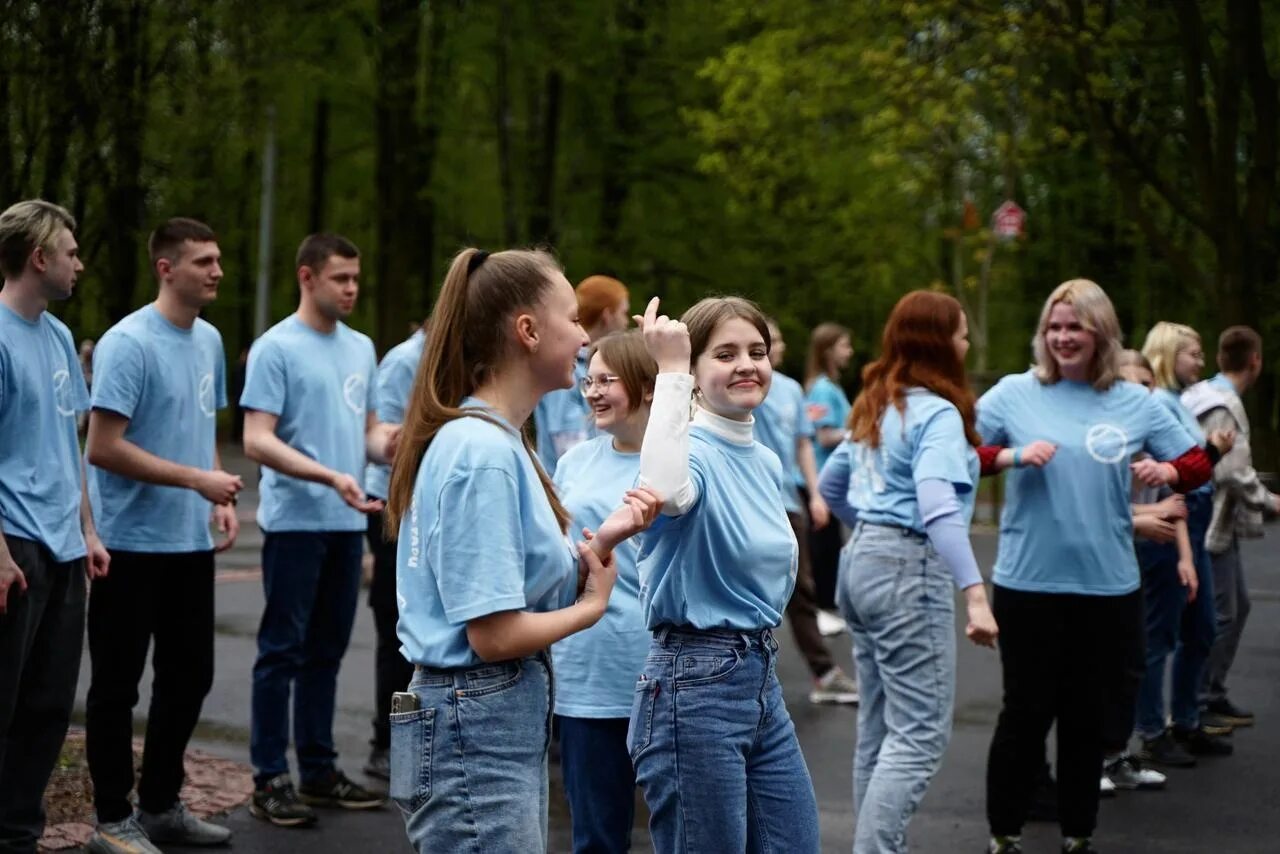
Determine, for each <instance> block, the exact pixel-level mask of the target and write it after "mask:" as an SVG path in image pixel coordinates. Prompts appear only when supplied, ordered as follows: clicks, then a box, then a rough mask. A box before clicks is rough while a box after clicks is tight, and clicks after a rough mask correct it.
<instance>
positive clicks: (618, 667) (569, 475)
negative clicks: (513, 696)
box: [551, 435, 652, 718]
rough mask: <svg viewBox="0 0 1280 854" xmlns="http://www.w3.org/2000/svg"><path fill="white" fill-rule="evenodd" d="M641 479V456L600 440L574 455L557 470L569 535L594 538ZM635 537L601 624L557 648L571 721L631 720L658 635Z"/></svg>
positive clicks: (562, 711)
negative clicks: (644, 600) (644, 595)
mask: <svg viewBox="0 0 1280 854" xmlns="http://www.w3.org/2000/svg"><path fill="white" fill-rule="evenodd" d="M639 475H640V453H639V452H636V453H633V454H624V453H620V452H619V451H616V450H614V447H613V437H612V436H608V435H601V436H597V437H596V438H594V439H590V440H588V441H586V442H583V443H582V444H580V445H576V446H574V447H573V448H570V449H569V452H568V453H566V454H565V455H564V456H563V457H561V458H560V462H559V463H558V464H557V465H556V491H557V492H559V494H560V500H561V501H563V502H564V506H565V509H567V510H568V511H569V512H570V514H572V516H573V522H572V523H570V526H569V530H571V531H575V532H577V531H581V530H582V529H583V528H584V527H585V528H589V529H591V530H592V531H597V530H599V529H600V524H601V523H602V522H603V521H604V520H605V519H606V518H607V517H608V516H609V514H610V513H612V512H613V511H614V510H616V509H617V508H618V507H619V505H621V504H622V498H623V495H624V493H626V491H627V490H628V489H631V488H632V487H633V486H635V484H636V479H637V478H638V477H639ZM639 553H640V547H639V546H638V545H637V544H636V542H635V538H634V537H633V538H631V539H629V540H624V541H623V542H622V543H621V544H619V545H618V546H617V547H616V548H614V550H613V558H614V565H615V566H616V567H617V570H618V580H617V582H616V583H615V584H614V586H613V593H612V594H610V596H609V608H608V610H607V611H605V615H604V617H602V618H601V620H600V622H598V623H596V624H595V625H594V626H592V627H591V628H589V629H587V630H585V631H581V632H578V633H577V634H574V635H569V637H567V638H565V639H564V640H562V641H560V642H558V643H556V644H555V645H554V646H552V647H551V653H552V656H553V658H554V663H555V669H556V714H557V715H566V716H568V717H572V718H625V717H628V716H629V715H630V714H631V701H632V700H633V699H635V687H636V677H637V675H638V674H639V673H640V670H641V668H642V667H643V666H644V659H645V656H646V655H648V651H649V642H650V640H651V639H652V636H651V635H650V633H649V630H648V629H647V628H645V624H644V612H643V610H642V609H641V607H640V575H639V571H638V570H637V569H636V557H637V556H638V555H639Z"/></svg>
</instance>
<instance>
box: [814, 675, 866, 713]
mask: <svg viewBox="0 0 1280 854" xmlns="http://www.w3.org/2000/svg"><path fill="white" fill-rule="evenodd" d="M809 702H810V703H816V704H819V705H821V704H825V703H847V704H856V703H857V702H858V683H857V682H854V681H853V680H852V679H850V678H849V675H848V674H847V673H845V672H844V671H843V670H841V669H840V668H839V667H833V668H831V669H830V670H829V671H827V674H826V675H825V676H823V677H822V678H820V679H815V680H814V681H813V690H812V691H810V692H809Z"/></svg>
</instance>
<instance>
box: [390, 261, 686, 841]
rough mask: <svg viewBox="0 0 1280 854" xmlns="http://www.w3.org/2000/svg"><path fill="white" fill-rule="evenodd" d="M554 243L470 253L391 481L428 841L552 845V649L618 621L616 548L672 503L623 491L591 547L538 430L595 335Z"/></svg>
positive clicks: (432, 334) (409, 802) (439, 308)
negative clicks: (579, 536) (582, 318)
mask: <svg viewBox="0 0 1280 854" xmlns="http://www.w3.org/2000/svg"><path fill="white" fill-rule="evenodd" d="M586 343H587V342H586V333H585V332H584V331H583V329H582V326H581V325H580V324H579V322H578V304H577V300H576V299H575V298H574V293H573V289H572V288H571V287H570V285H569V283H568V281H566V280H565V277H564V273H563V272H562V271H561V269H560V266H559V265H558V264H557V263H556V261H555V259H554V258H552V257H551V256H550V255H549V254H547V253H545V252H527V251H506V252H497V253H494V254H492V255H490V254H488V253H486V252H482V251H480V250H476V249H465V250H463V251H462V252H460V253H459V254H458V255H457V256H456V257H455V258H454V260H453V263H452V265H451V266H450V268H449V272H448V275H447V276H446V277H445V281H444V286H443V288H442V289H441V292H440V298H439V300H438V302H437V303H436V307H435V311H434V312H433V313H432V316H431V320H430V323H429V325H428V330H427V340H426V347H425V350H424V352H423V359H422V364H421V366H420V368H419V370H418V375H417V377H416V378H415V380H414V386H413V391H412V393H411V396H410V400H409V405H408V406H407V407H406V409H405V412H404V421H403V433H402V435H401V440H400V448H399V451H398V454H397V456H396V461H395V465H394V467H393V468H392V473H391V484H390V488H389V490H388V492H389V493H390V494H389V495H388V504H387V525H388V530H398V532H399V537H398V540H399V542H398V545H397V554H396V590H397V595H398V601H399V606H400V620H399V624H398V627H397V631H398V634H399V636H400V640H401V642H402V647H401V651H402V652H403V653H404V656H405V658H407V659H408V660H409V661H411V662H413V664H414V665H415V673H414V677H413V681H412V682H411V683H410V684H409V688H408V691H407V692H404V693H400V694H397V695H396V697H395V698H394V699H393V703H392V714H391V787H390V793H391V797H392V798H393V799H394V800H395V801H396V803H397V804H398V805H399V807H400V809H401V812H402V813H403V814H404V819H405V826H406V830H407V832H408V836H409V841H410V842H411V843H412V844H413V846H414V847H415V848H416V849H417V850H418V851H420V852H426V851H451V852H452V851H471V852H477V854H478V853H479V852H486V854H487V852H492V851H521V852H524V851H545V850H546V845H547V762H546V760H547V746H548V743H549V740H550V734H551V727H550V723H551V711H552V697H553V692H552V678H551V667H550V661H549V658H548V655H547V648H548V647H549V646H550V645H551V644H553V643H555V642H556V641H559V640H562V639H563V638H565V637H567V636H568V635H571V634H573V633H574V632H578V631H581V630H583V629H585V628H588V627H589V626H592V625H594V624H595V623H596V622H598V621H599V620H600V619H601V617H603V616H604V613H605V610H606V606H607V604H608V601H609V594H610V591H611V589H612V587H613V583H614V577H615V571H614V567H613V560H612V558H611V557H610V552H611V550H612V549H613V548H615V547H616V546H617V545H618V544H619V543H621V542H622V541H623V540H625V539H626V538H627V537H630V536H631V535H633V534H635V533H637V532H638V531H640V530H642V529H643V528H645V527H646V526H647V525H648V523H649V522H650V521H652V519H653V518H654V517H655V516H656V515H657V510H658V507H659V505H660V503H661V502H660V499H659V498H658V497H657V496H656V495H655V494H653V493H652V492H650V491H649V490H645V489H631V490H626V491H625V492H619V493H618V495H617V496H616V500H617V501H618V502H620V504H621V506H620V507H618V509H617V510H616V511H615V512H614V513H612V514H611V515H609V516H608V517H607V518H605V519H604V520H603V521H602V523H601V524H600V527H599V528H598V529H596V531H595V532H594V533H592V532H586V533H585V534H584V536H586V537H587V538H588V539H589V543H586V542H581V543H578V544H577V545H576V546H575V545H573V544H572V543H571V542H570V540H569V538H568V536H566V532H567V529H568V523H569V514H568V513H567V512H566V510H565V508H564V506H563V504H561V502H560V500H559V498H558V497H557V495H556V492H555V489H554V487H553V485H552V483H551V480H550V478H548V477H547V475H546V472H545V471H544V470H543V469H542V467H541V466H540V465H539V464H538V463H537V462H536V461H535V459H534V454H533V450H532V448H531V447H530V446H529V444H528V443H527V442H526V441H525V439H524V438H523V436H522V433H521V430H522V428H523V427H524V425H525V422H527V421H528V419H529V417H530V415H531V414H532V412H533V409H534V406H535V405H536V404H537V402H538V399H539V398H540V397H541V396H542V395H543V394H545V393H546V392H548V391H552V390H554V389H562V388H568V387H569V386H571V385H572V384H573V382H574V365H575V362H576V359H577V355H578V351H579V349H580V348H582V347H583V346H584V345H585V344H586Z"/></svg>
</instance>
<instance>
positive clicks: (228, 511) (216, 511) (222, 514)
mask: <svg viewBox="0 0 1280 854" xmlns="http://www.w3.org/2000/svg"><path fill="white" fill-rule="evenodd" d="M213 526H214V527H215V528H217V529H218V533H220V534H222V535H223V538H222V542H220V543H218V544H217V545H216V546H214V547H213V550H214V552H215V553H217V552H225V551H226V550H227V549H229V548H231V547H232V546H234V545H235V544H236V537H237V536H238V535H239V534H240V520H239V519H238V518H236V508H235V505H234V504H219V505H217V506H216V507H214V508H213Z"/></svg>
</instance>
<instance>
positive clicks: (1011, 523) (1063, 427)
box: [978, 371, 1196, 596]
mask: <svg viewBox="0 0 1280 854" xmlns="http://www.w3.org/2000/svg"><path fill="white" fill-rule="evenodd" d="M978 433H979V434H980V435H981V436H982V439H983V442H985V443H986V444H990V445H1004V446H1008V447H1022V446H1024V445H1026V444H1027V443H1029V442H1033V441H1035V440H1037V439H1044V440H1046V441H1049V442H1052V443H1053V444H1055V445H1056V446H1057V452H1056V453H1055V454H1054V456H1053V459H1052V460H1050V461H1049V463H1048V464H1047V465H1045V466H1044V467H1043V468H1036V467H1034V466H1026V467H1023V468H1017V469H1010V470H1009V471H1008V473H1007V480H1006V486H1007V490H1006V493H1005V501H1004V510H1003V511H1002V512H1001V515H1000V544H999V548H998V551H997V554H996V566H995V575H994V580H995V583H996V584H999V585H1001V586H1003V587H1009V588H1012V589H1014V590H1024V591H1029V592H1033V593H1083V594H1091V595H1102V596H1118V595H1122V594H1125V593H1130V592H1132V591H1133V590H1136V589H1137V587H1138V584H1139V576H1138V565H1137V562H1136V560H1135V558H1134V554H1133V520H1132V517H1131V515H1130V510H1129V488H1130V485H1131V480H1132V478H1131V472H1130V470H1129V463H1130V461H1131V460H1132V459H1133V455H1134V454H1136V453H1138V452H1139V451H1146V452H1148V453H1150V454H1151V455H1152V456H1153V457H1155V458H1156V459H1158V460H1172V459H1175V458H1177V457H1179V456H1181V455H1182V454H1185V453H1186V452H1187V451H1190V450H1191V449H1192V448H1194V447H1195V444H1196V442H1195V439H1194V438H1193V437H1192V436H1191V434H1189V433H1188V432H1187V431H1186V430H1184V429H1183V428H1182V426H1181V425H1180V424H1178V421H1177V419H1175V418H1174V417H1173V416H1172V415H1170V414H1169V411H1168V410H1167V409H1165V408H1164V407H1163V406H1161V405H1160V404H1159V403H1157V402H1156V401H1155V399H1154V398H1153V397H1152V395H1151V394H1149V393H1148V392H1147V390H1146V389H1145V388H1143V387H1142V386H1140V385H1135V384H1134V383H1127V382H1117V383H1115V384H1114V385H1113V386H1112V387H1111V388H1109V389H1107V390H1106V391H1103V392H1099V391H1097V390H1095V389H1094V388H1093V387H1092V386H1090V385H1088V384H1086V383H1078V382H1070V381H1068V380H1060V381H1058V382H1056V383H1053V384H1050V385H1045V384H1043V383H1041V382H1040V381H1039V380H1038V379H1036V377H1035V375H1034V374H1033V373H1032V372H1031V371H1027V372H1026V373H1022V374H1015V375H1013V376H1007V377H1005V378H1004V379H1002V380H1000V382H998V383H997V384H996V385H995V387H994V388H992V389H991V390H990V391H988V392H987V393H986V394H985V395H983V396H982V399H981V400H980V401H978Z"/></svg>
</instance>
